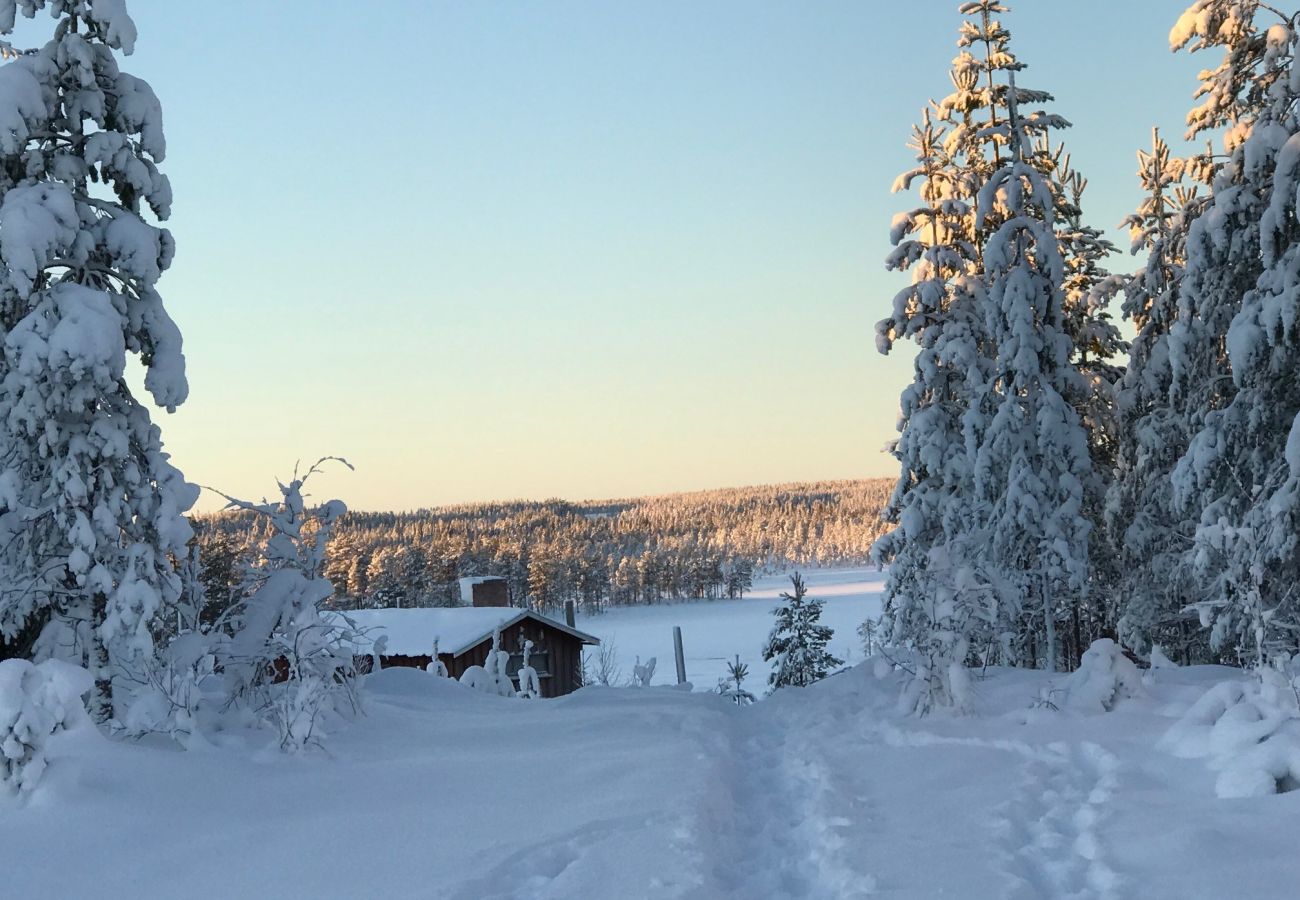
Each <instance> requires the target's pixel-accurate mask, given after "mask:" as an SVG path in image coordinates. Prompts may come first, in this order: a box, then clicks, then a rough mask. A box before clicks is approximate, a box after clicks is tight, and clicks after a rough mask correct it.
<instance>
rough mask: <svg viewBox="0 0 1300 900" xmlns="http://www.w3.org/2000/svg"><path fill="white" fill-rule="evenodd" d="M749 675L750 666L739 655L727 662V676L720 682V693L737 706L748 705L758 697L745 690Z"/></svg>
mask: <svg viewBox="0 0 1300 900" xmlns="http://www.w3.org/2000/svg"><path fill="white" fill-rule="evenodd" d="M748 676H749V666H747V665H745V664H744V663H743V662H741V661H740V657H739V656H737V657H736V658H735V660H734V661H733V662H729V663H727V677H726V678H723V679H722V680H721V681H719V682H718V693H719V694H721V695H722V696H724V697H726V698H727V699H729V700H730V701H731V702H732V703H734V704H736V705H737V706H748V705H749V704H751V703H753V702H754V701H755V700H756V699H757V698H756V697H755V696H754V695H753V694H751V693H750V692H749V691H747V690H745V687H744V684H745V679H746V678H747V677H748Z"/></svg>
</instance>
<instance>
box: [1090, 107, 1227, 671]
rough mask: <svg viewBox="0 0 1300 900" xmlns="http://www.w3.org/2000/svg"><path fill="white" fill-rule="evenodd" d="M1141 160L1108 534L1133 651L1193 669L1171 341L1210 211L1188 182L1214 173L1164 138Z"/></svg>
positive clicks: (1181, 443)
mask: <svg viewBox="0 0 1300 900" xmlns="http://www.w3.org/2000/svg"><path fill="white" fill-rule="evenodd" d="M1137 156H1138V178H1139V180H1140V182H1141V185H1142V188H1143V191H1144V192H1145V194H1146V197H1145V198H1144V199H1143V201H1142V203H1141V204H1140V205H1139V207H1138V209H1137V211H1136V212H1135V213H1133V214H1132V215H1130V216H1129V217H1128V218H1127V219H1125V221H1124V224H1125V225H1127V226H1128V228H1129V235H1130V237H1131V239H1132V247H1131V249H1132V252H1133V253H1134V254H1138V253H1145V254H1146V258H1145V261H1144V263H1143V265H1142V266H1140V267H1139V268H1138V270H1137V271H1136V272H1134V273H1133V274H1132V275H1129V276H1123V277H1115V278H1113V279H1111V282H1110V285H1109V287H1110V289H1112V290H1115V291H1122V293H1123V295H1124V301H1123V305H1122V307H1121V308H1122V311H1123V315H1124V317H1125V318H1126V319H1128V320H1129V321H1130V322H1132V323H1133V325H1134V326H1135V328H1136V330H1137V334H1136V336H1135V337H1134V339H1133V342H1132V344H1131V346H1130V350H1129V362H1128V367H1127V368H1126V370H1125V372H1124V376H1123V379H1122V380H1121V381H1120V383H1119V385H1118V387H1117V390H1116V395H1115V399H1116V403H1115V415H1116V423H1117V432H1118V433H1117V446H1116V457H1115V476H1114V480H1113V481H1112V482H1111V485H1110V487H1109V489H1108V491H1107V495H1106V531H1107V534H1108V535H1109V538H1110V543H1111V545H1112V546H1113V547H1114V548H1115V551H1116V553H1115V560H1116V562H1117V564H1118V568H1119V572H1120V579H1119V586H1118V590H1117V591H1116V595H1117V597H1118V598H1119V603H1118V606H1119V608H1118V610H1117V613H1118V620H1117V622H1116V631H1117V633H1118V635H1119V637H1120V640H1121V641H1122V642H1123V643H1124V644H1125V645H1126V646H1128V647H1131V648H1133V649H1134V650H1137V651H1139V652H1143V653H1145V652H1147V651H1149V650H1150V649H1151V648H1152V647H1153V646H1154V645H1156V644H1159V645H1161V646H1164V647H1166V648H1174V649H1176V650H1177V652H1178V655H1180V656H1181V657H1182V658H1183V659H1184V660H1185V661H1190V660H1192V659H1197V658H1200V656H1201V653H1200V652H1199V651H1198V649H1197V647H1198V645H1199V644H1202V643H1203V642H1202V641H1200V639H1199V637H1198V631H1197V630H1196V629H1194V628H1191V627H1189V623H1188V622H1187V621H1186V619H1185V618H1184V617H1183V616H1181V615H1180V611H1181V609H1182V607H1183V605H1184V603H1186V599H1187V597H1188V596H1190V594H1191V593H1192V590H1191V586H1190V585H1189V584H1187V583H1186V582H1185V577H1180V576H1185V574H1186V573H1185V570H1184V568H1183V567H1182V566H1180V564H1179V561H1180V559H1181V557H1182V555H1183V554H1184V553H1185V552H1186V551H1187V549H1188V546H1189V542H1188V540H1187V539H1186V537H1185V536H1184V535H1185V534H1190V533H1191V530H1192V529H1191V526H1187V527H1186V529H1185V530H1184V529H1183V528H1182V527H1180V523H1181V521H1182V517H1181V516H1180V514H1179V513H1178V511H1177V509H1176V508H1175V506H1174V502H1173V491H1172V486H1171V484H1170V480H1169V476H1170V473H1171V472H1173V469H1174V465H1175V464H1176V463H1177V462H1178V459H1179V457H1181V456H1182V454H1183V452H1184V451H1185V450H1186V449H1187V444H1188V440H1189V435H1188V433H1187V428H1186V422H1185V420H1184V419H1183V417H1182V416H1180V415H1179V414H1178V412H1177V410H1176V409H1175V408H1174V406H1173V405H1172V402H1171V397H1170V391H1171V388H1172V385H1173V368H1172V366H1171V364H1170V356H1169V331H1170V328H1171V326H1172V325H1173V323H1174V321H1175V319H1176V318H1177V315H1178V294H1179V286H1180V283H1181V281H1182V277H1183V270H1184V267H1185V264H1186V253H1185V247H1186V240H1187V228H1188V225H1189V224H1190V223H1191V222H1192V221H1193V220H1194V219H1195V217H1196V214H1197V212H1198V210H1199V208H1200V206H1201V205H1202V204H1203V202H1204V201H1203V198H1201V197H1198V196H1197V194H1196V190H1195V188H1194V187H1189V186H1187V185H1186V184H1185V183H1184V181H1185V179H1186V178H1187V177H1188V176H1189V175H1191V176H1194V175H1195V174H1196V173H1198V172H1201V171H1204V170H1205V168H1206V166H1205V164H1204V163H1203V162H1198V161H1197V160H1196V159H1190V160H1183V159H1178V158H1175V157H1174V156H1172V155H1171V153H1170V151H1169V145H1168V144H1167V143H1165V141H1164V140H1163V139H1161V137H1160V134H1159V132H1158V131H1153V132H1152V143H1151V150H1150V152H1144V151H1141V150H1139V151H1138V154H1137Z"/></svg>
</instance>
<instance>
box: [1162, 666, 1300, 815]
mask: <svg viewBox="0 0 1300 900" xmlns="http://www.w3.org/2000/svg"><path fill="white" fill-rule="evenodd" d="M1160 748H1161V749H1162V750H1164V751H1166V752H1168V753H1171V754H1173V755H1174V756H1178V757H1182V758H1184V759H1199V758H1206V759H1208V761H1209V763H1208V764H1209V766H1210V768H1211V769H1214V770H1216V771H1218V773H1219V776H1218V778H1217V780H1216V781H1215V785H1214V789H1215V793H1216V794H1218V796H1219V797H1222V798H1225V799H1227V798H1240V797H1261V796H1266V795H1268V794H1280V793H1285V792H1287V791H1292V790H1295V789H1297V788H1300V702H1298V701H1297V695H1296V685H1295V684H1294V683H1293V682H1292V681H1290V680H1288V678H1287V676H1286V675H1284V674H1282V673H1281V672H1278V671H1276V670H1274V669H1263V670H1261V671H1260V672H1259V673H1258V677H1257V678H1256V679H1255V680H1253V681H1225V682H1221V683H1219V684H1216V685H1214V686H1213V687H1212V688H1210V689H1209V690H1208V691H1206V692H1205V694H1204V695H1203V696H1202V697H1201V699H1200V700H1198V701H1197V702H1196V703H1194V704H1193V705H1192V707H1191V708H1190V709H1189V710H1188V711H1187V712H1186V713H1185V714H1184V715H1183V717H1182V718H1181V719H1180V720H1179V721H1178V722H1177V723H1176V724H1175V725H1174V726H1173V727H1172V728H1170V729H1169V731H1168V732H1167V733H1166V734H1165V736H1164V737H1163V738H1161V740H1160Z"/></svg>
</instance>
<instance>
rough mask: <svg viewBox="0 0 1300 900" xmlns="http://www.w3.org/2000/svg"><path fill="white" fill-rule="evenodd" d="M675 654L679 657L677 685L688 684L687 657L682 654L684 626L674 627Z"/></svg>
mask: <svg viewBox="0 0 1300 900" xmlns="http://www.w3.org/2000/svg"><path fill="white" fill-rule="evenodd" d="M673 653H674V654H675V655H676V657H677V683H678V684H685V683H686V655H685V654H684V653H683V652H682V626H680V625H674V626H673Z"/></svg>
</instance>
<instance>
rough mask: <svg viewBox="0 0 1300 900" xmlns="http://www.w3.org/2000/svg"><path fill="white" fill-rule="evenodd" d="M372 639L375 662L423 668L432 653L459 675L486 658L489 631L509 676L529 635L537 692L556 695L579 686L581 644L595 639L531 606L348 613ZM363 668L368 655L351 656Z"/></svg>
mask: <svg viewBox="0 0 1300 900" xmlns="http://www.w3.org/2000/svg"><path fill="white" fill-rule="evenodd" d="M348 615H349V617H351V618H353V619H355V620H356V622H357V624H358V625H359V626H360V627H361V628H362V630H364V631H366V632H367V633H368V635H369V636H370V637H371V639H372V640H379V639H382V640H383V643H384V647H383V649H381V650H380V652H379V662H380V666H381V667H383V668H385V669H387V668H392V667H405V668H416V669H424V668H427V667H428V665H429V663H431V662H433V645H434V639H435V638H436V639H437V640H438V659H440V660H441V661H442V663H443V665H445V666H446V667H447V674H448V675H449V676H450V677H452V678H456V679H459V678H460V677H461V676H462V675H464V674H465V670H466V669H468V668H469V667H470V666H481V665H483V664H484V663H485V662H487V655H488V651H489V650H491V648H492V636H493V634H494V633H499V634H500V641H501V643H500V645H499V648H498V649H500V650H505V651H507V652H508V653H509V654H510V664H509V666H508V667H507V669H506V674H508V675H509V676H510V677H511V679H512V680H514V679H515V675H516V673H517V672H518V671H519V669H520V667H521V666H522V665H523V648H524V641H532V642H533V647H532V650H531V651H530V655H529V660H528V661H529V665H531V666H532V667H533V668H534V669H536V670H537V677H538V681H539V682H540V683H541V688H542V696H543V697H562V696H564V695H565V694H570V693H572V692H574V691H576V690H577V689H578V688H580V687H582V648H583V647H584V646H586V645H593V646H594V645H598V644H599V643H600V639H599V638H596V637H593V636H592V635H589V634H585V633H583V632H581V631H578V630H577V629H576V628H570V627H569V626H568V625H565V624H564V623H562V622H557V621H555V620H554V619H549V618H547V617H545V616H542V615H540V614H538V613H535V612H533V611H532V610H527V609H513V608H510V607H505V608H502V607H458V608H452V609H372V610H358V611H356V612H353V613H349V614H348ZM357 663H358V668H359V670H361V671H368V670H369V669H370V667H371V665H372V662H371V660H370V658H368V657H367V658H361V657H358V659H357Z"/></svg>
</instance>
